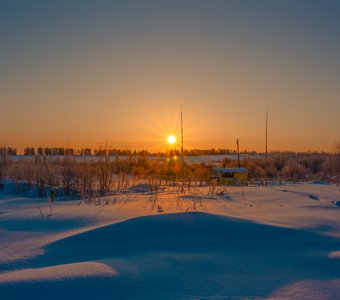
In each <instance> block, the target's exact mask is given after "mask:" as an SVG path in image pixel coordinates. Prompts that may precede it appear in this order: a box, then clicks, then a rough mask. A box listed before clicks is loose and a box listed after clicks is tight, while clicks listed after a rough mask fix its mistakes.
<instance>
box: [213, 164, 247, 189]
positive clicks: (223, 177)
mask: <svg viewBox="0 0 340 300" xmlns="http://www.w3.org/2000/svg"><path fill="white" fill-rule="evenodd" d="M248 174H249V171H248V170H247V169H246V168H213V169H212V175H213V178H217V179H218V183H219V184H222V185H234V184H242V185H244V184H247V181H248Z"/></svg>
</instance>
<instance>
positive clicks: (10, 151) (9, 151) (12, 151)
mask: <svg viewBox="0 0 340 300" xmlns="http://www.w3.org/2000/svg"><path fill="white" fill-rule="evenodd" d="M0 155H17V149H16V148H12V147H1V148H0Z"/></svg>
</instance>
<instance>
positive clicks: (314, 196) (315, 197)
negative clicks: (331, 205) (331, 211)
mask: <svg viewBox="0 0 340 300" xmlns="http://www.w3.org/2000/svg"><path fill="white" fill-rule="evenodd" d="M308 198H309V199H312V200H319V197H318V196H317V195H315V194H310V195H309V196H308Z"/></svg>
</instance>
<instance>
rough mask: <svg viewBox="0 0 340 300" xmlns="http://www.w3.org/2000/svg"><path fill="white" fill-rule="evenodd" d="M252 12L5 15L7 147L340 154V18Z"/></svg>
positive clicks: (65, 5) (202, 8) (302, 10)
mask: <svg viewBox="0 0 340 300" xmlns="http://www.w3.org/2000/svg"><path fill="white" fill-rule="evenodd" d="M13 2H16V1H13ZM246 2H247V1H229V2H228V1H226V2H223V1H221V2H217V1H216V2H210V1H207V2H204V1H203V2H202V3H201V2H200V4H197V3H196V2H194V1H188V2H186V3H185V4H183V2H181V1H172V2H171V3H167V4H165V3H163V5H161V4H159V3H158V2H157V1H139V2H134V4H132V3H130V2H129V4H127V3H125V2H124V1H117V3H115V4H113V3H111V4H110V3H106V2H102V3H100V4H97V5H94V4H93V2H91V1H83V2H80V4H79V5H80V6H77V5H76V4H70V3H69V2H67V1H60V3H53V2H50V3H49V4H46V2H45V4H44V2H43V1H42V2H39V1H37V2H36V3H34V4H25V3H23V2H20V4H17V5H14V4H11V3H8V4H6V5H4V7H3V9H2V15H1V16H0V17H1V18H0V19H1V24H0V25H1V26H0V28H1V34H2V35H1V36H3V39H2V45H3V47H2V49H1V50H0V63H1V68H0V104H1V106H0V128H1V131H0V144H1V145H7V146H15V147H18V148H19V149H21V148H22V147H24V146H35V147H37V146H49V147H53V146H69V147H75V148H83V147H91V148H95V147H98V146H103V145H104V144H105V143H106V142H107V144H108V145H110V146H111V147H117V148H133V149H141V148H146V149H149V150H152V151H157V150H158V149H161V148H162V144H164V141H165V139H166V136H167V134H168V133H173V132H175V134H176V133H177V134H178V133H179V126H180V107H181V108H182V111H183V114H184V136H185V147H186V148H194V147H195V148H203V149H207V148H212V147H215V148H231V149H234V148H235V141H236V139H237V138H239V140H240V145H241V150H242V149H243V150H245V149H247V150H256V151H264V137H265V134H264V130H265V113H266V111H268V113H269V133H268V137H269V150H294V151H306V150H311V151H314V150H319V151H333V145H334V142H335V141H336V140H337V139H339V137H340V132H339V128H340V118H339V117H338V114H339V111H340V101H339V94H340V93H339V92H340V84H339V78H340V65H339V50H340V47H339V36H340V33H339V28H340V26H338V25H339V24H338V23H339V19H338V15H337V14H336V11H338V10H337V8H338V6H339V5H338V4H337V2H335V1H326V2H323V3H325V4H324V5H321V4H320V2H317V1H309V2H308V3H309V4H308V6H306V3H307V2H306V1H301V3H298V4H297V3H296V2H295V1H288V2H287V3H286V4H285V3H276V4H270V5H269V4H268V2H266V1H258V2H257V3H256V4H254V2H250V3H252V4H249V3H248V2H247V3H248V5H250V6H247V7H248V9H246V7H245V6H244V5H242V3H246ZM250 7H251V9H250ZM61 20H62V21H61Z"/></svg>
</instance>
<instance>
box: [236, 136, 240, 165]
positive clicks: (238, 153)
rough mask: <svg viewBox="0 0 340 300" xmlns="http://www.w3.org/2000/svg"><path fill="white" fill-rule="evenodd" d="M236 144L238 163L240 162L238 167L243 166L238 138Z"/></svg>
mask: <svg viewBox="0 0 340 300" xmlns="http://www.w3.org/2000/svg"><path fill="white" fill-rule="evenodd" d="M236 145H237V164H238V167H239V168H241V164H240V147H239V143H238V139H237V140H236Z"/></svg>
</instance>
